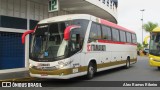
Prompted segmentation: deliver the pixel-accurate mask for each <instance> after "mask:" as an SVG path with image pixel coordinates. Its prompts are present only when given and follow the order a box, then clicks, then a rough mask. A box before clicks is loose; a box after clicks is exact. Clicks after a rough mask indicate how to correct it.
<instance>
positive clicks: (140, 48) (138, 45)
mask: <svg viewBox="0 0 160 90" xmlns="http://www.w3.org/2000/svg"><path fill="white" fill-rule="evenodd" d="M142 48H143V46H142V44H141V43H137V50H138V51H139V50H142Z"/></svg>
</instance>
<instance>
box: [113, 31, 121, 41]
mask: <svg viewBox="0 0 160 90" xmlns="http://www.w3.org/2000/svg"><path fill="white" fill-rule="evenodd" d="M112 40H113V41H119V30H117V29H114V28H112Z"/></svg>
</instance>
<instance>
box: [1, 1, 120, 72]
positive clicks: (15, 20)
mask: <svg viewBox="0 0 160 90" xmlns="http://www.w3.org/2000/svg"><path fill="white" fill-rule="evenodd" d="M59 5H60V10H59V11H57V12H52V13H49V12H48V0H0V73H8V72H18V71H24V70H27V67H28V59H29V37H27V38H26V39H27V40H26V43H25V45H22V44H21V35H22V33H23V32H25V31H26V30H30V29H34V27H35V26H36V24H37V23H38V21H39V20H42V19H45V18H49V17H53V16H57V15H64V14H74V13H82V12H83V13H85V14H92V15H94V16H97V17H101V18H104V19H107V20H109V21H111V22H114V23H117V5H118V2H117V0H113V1H112V0H67V2H66V0H59Z"/></svg>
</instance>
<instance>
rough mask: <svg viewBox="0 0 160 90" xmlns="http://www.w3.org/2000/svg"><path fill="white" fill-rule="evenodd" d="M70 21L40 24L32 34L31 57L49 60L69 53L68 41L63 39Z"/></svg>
mask: <svg viewBox="0 0 160 90" xmlns="http://www.w3.org/2000/svg"><path fill="white" fill-rule="evenodd" d="M69 23H70V22H69V21H66V22H60V23H51V24H43V25H38V26H37V29H36V31H35V33H34V34H33V36H32V42H31V50H30V58H34V60H35V59H38V60H44V59H45V60H49V59H52V60H54V59H56V58H61V57H65V56H66V55H67V46H68V41H65V40H64V39H63V37H64V30H65V28H66V27H67V26H68V25H69Z"/></svg>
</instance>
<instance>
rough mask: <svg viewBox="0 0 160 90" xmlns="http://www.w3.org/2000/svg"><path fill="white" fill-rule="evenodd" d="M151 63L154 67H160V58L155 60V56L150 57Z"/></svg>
mask: <svg viewBox="0 0 160 90" xmlns="http://www.w3.org/2000/svg"><path fill="white" fill-rule="evenodd" d="M149 64H150V66H153V67H160V60H155V59H153V58H150V60H149Z"/></svg>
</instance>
